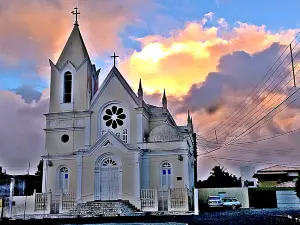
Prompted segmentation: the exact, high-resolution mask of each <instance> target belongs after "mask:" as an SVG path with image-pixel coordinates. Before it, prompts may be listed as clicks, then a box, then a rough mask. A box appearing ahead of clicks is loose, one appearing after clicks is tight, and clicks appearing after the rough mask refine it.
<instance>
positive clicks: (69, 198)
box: [59, 193, 75, 213]
mask: <svg viewBox="0 0 300 225" xmlns="http://www.w3.org/2000/svg"><path fill="white" fill-rule="evenodd" d="M74 206H75V199H74V195H73V194H72V193H61V195H60V208H59V212H60V213H62V212H66V211H69V210H71V209H73V208H74Z"/></svg>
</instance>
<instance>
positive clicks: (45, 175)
mask: <svg viewBox="0 0 300 225" xmlns="http://www.w3.org/2000/svg"><path fill="white" fill-rule="evenodd" d="M47 176H48V174H47V160H46V159H44V160H43V185H42V193H45V192H47Z"/></svg>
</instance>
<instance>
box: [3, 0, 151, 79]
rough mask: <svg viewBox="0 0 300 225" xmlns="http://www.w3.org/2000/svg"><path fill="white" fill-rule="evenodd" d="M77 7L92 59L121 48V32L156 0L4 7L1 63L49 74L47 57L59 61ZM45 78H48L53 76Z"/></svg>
mask: <svg viewBox="0 0 300 225" xmlns="http://www.w3.org/2000/svg"><path fill="white" fill-rule="evenodd" d="M75 6H77V7H78V8H79V11H80V12H81V14H80V15H79V24H80V28H81V32H82V35H83V37H84V39H85V43H86V45H87V48H88V50H89V53H90V56H91V57H92V58H97V57H99V56H101V55H102V54H103V53H104V52H107V51H114V50H116V49H121V48H122V43H121V40H120V37H119V32H121V31H122V30H123V28H124V27H125V26H126V25H128V24H130V23H135V22H136V20H137V14H138V13H140V12H138V11H139V9H140V7H141V6H143V7H145V6H147V7H146V8H147V9H145V10H151V9H152V8H153V7H154V6H153V5H152V0H143V1H140V0H126V1H122V2H119V1H104V0H101V1H100V0H90V1H80V0H74V1H55V0H50V1H48V0H32V1H19V2H18V3H16V2H13V1H12V2H11V3H7V4H3V5H1V8H0V11H1V13H0V30H1V36H0V49H1V52H0V59H1V61H3V62H4V63H5V64H6V65H11V66H16V65H18V64H19V63H21V62H23V61H24V59H26V60H27V61H32V62H33V64H34V65H36V66H37V68H36V72H37V73H39V72H40V71H42V72H44V71H46V70H47V69H46V67H48V66H49V65H48V60H47V58H51V59H52V60H53V61H56V60H57V59H58V57H59V55H60V53H61V51H62V49H63V47H64V45H65V43H66V41H67V38H68V36H69V34H70V32H71V30H72V26H73V23H74V17H73V16H72V15H71V10H72V9H73V8H74V7H75ZM152 6H153V7H152ZM24 9H26V10H24ZM91 21H92V22H91ZM41 75H42V76H45V77H48V76H49V73H47V74H44V73H42V74H41Z"/></svg>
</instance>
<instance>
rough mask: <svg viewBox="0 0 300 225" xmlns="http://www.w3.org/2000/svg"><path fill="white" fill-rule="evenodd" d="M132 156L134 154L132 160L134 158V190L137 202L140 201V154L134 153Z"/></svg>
mask: <svg viewBox="0 0 300 225" xmlns="http://www.w3.org/2000/svg"><path fill="white" fill-rule="evenodd" d="M134 154H135V155H134V156H135V157H134V158H135V177H136V182H135V185H136V186H135V190H136V197H137V199H138V200H140V193H141V172H140V169H141V166H140V153H139V152H136V153H134Z"/></svg>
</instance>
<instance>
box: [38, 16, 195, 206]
mask: <svg viewBox="0 0 300 225" xmlns="http://www.w3.org/2000/svg"><path fill="white" fill-rule="evenodd" d="M114 60H115V58H114ZM49 61H50V67H51V85H50V106H49V113H47V114H45V116H46V128H45V129H44V130H45V132H46V144H45V153H44V155H43V156H42V158H43V160H44V167H43V193H44V194H45V193H51V196H50V197H49V196H48V198H47V199H46V200H45V199H43V200H44V201H48V203H49V207H50V205H51V204H52V203H53V202H54V201H59V200H60V201H59V202H60V204H64V203H63V201H66V202H67V201H69V202H70V201H71V199H74V204H78V203H86V202H93V201H118V200H127V201H129V202H130V204H132V205H134V206H135V207H136V208H138V209H139V210H141V211H159V210H162V211H189V210H191V207H192V205H193V188H194V162H195V160H194V154H193V153H194V152H193V151H194V147H193V138H192V135H193V124H192V118H191V117H190V115H189V114H188V115H187V124H186V125H184V126H178V125H177V124H176V122H175V120H174V119H173V117H172V115H171V114H170V112H169V110H168V104H167V96H166V94H165V91H164V92H163V94H162V103H161V106H154V105H150V104H147V103H146V102H145V101H144V99H143V88H142V81H141V80H140V83H139V88H138V90H137V93H135V92H134V91H133V90H132V88H131V87H130V86H129V84H128V83H127V81H126V80H125V79H124V77H123V76H122V74H121V73H120V71H119V70H118V69H117V67H116V66H115V65H114V66H113V67H112V69H111V70H110V72H109V73H108V75H107V76H106V78H105V80H104V81H103V83H102V84H101V85H99V84H98V77H99V76H104V75H101V74H100V73H99V72H100V70H97V69H96V66H95V65H94V64H92V62H91V59H90V57H89V54H88V51H87V49H86V47H85V44H84V41H83V38H82V36H81V33H80V30H79V25H78V23H77V19H76V22H75V24H74V28H73V30H72V32H71V34H70V36H69V39H68V40H67V43H66V45H65V47H64V49H63V50H62V53H61V55H60V57H59V59H58V61H57V62H56V63H54V62H52V61H51V60H49ZM37 194H38V193H37ZM62 196H64V198H65V199H64V198H62ZM36 198H37V197H36ZM39 198H41V196H40V197H39ZM49 201H52V203H51V202H49ZM38 203H39V200H38V199H35V204H38ZM62 207H63V206H60V210H63V209H62ZM65 209H68V207H66V206H65ZM49 212H50V209H49Z"/></svg>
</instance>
